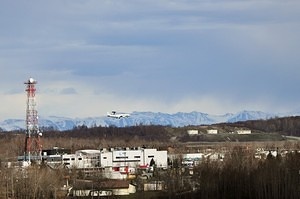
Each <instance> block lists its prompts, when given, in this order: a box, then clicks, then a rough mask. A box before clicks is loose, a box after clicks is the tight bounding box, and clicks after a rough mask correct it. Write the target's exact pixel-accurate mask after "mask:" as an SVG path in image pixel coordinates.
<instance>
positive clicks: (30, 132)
mask: <svg viewBox="0 0 300 199" xmlns="http://www.w3.org/2000/svg"><path fill="white" fill-rule="evenodd" d="M24 84H25V85H26V90H25V91H26V92H27V103H26V105H27V106H26V138H25V151H24V161H28V162H29V164H30V163H31V161H32V160H34V161H40V160H41V159H42V145H41V136H42V134H41V133H40V131H39V126H38V115H37V110H36V102H35V91H36V88H35V85H36V84H37V81H36V80H34V79H33V78H29V79H28V80H27V81H26V82H25V83H24Z"/></svg>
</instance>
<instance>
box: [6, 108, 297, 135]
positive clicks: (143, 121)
mask: <svg viewBox="0 0 300 199" xmlns="http://www.w3.org/2000/svg"><path fill="white" fill-rule="evenodd" d="M298 115H300V112H299V111H297V112H294V113H286V114H282V113H279V114H272V113H265V112H261V111H246V110H245V111H241V112H238V113H235V114H233V113H227V114H224V115H211V114H207V113H201V112H196V111H193V112H189V113H184V112H178V113H175V114H167V113H160V112H156V113H155V112H132V113H131V114H130V117H128V118H121V119H115V118H109V117H106V116H100V117H86V118H67V117H58V116H47V117H43V116H39V126H40V127H45V128H52V129H55V130H58V131H65V130H71V129H73V128H74V127H78V126H87V127H96V126H116V127H126V126H136V125H163V126H172V127H182V126H188V125H210V124H216V123H233V122H238V121H247V120H258V119H270V118H274V117H286V116H298ZM25 128H26V127H25V120H24V119H7V120H4V121H0V130H2V131H13V130H24V129H25Z"/></svg>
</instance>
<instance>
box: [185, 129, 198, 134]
mask: <svg viewBox="0 0 300 199" xmlns="http://www.w3.org/2000/svg"><path fill="white" fill-rule="evenodd" d="M187 133H188V135H198V134H199V132H198V130H196V129H190V130H187Z"/></svg>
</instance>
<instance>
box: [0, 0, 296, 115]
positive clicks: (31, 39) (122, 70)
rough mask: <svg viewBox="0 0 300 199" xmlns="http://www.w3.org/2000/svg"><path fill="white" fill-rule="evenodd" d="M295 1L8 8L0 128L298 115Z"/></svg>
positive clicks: (0, 8) (165, 0) (117, 0)
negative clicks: (58, 121)
mask: <svg viewBox="0 0 300 199" xmlns="http://www.w3.org/2000/svg"><path fill="white" fill-rule="evenodd" d="M299 10H300V1H298V0H285V1H281V0H226V1H224V0H199V1H196V0H126V1H122V0H51V1H39V0H15V1H10V0H2V1H1V2H0V69H1V73H0V75H1V79H0V102H1V108H0V120H5V119H11V118H20V119H22V118H25V110H26V92H25V85H24V82H26V81H27V80H28V79H29V78H30V77H32V78H34V79H35V80H37V85H36V88H37V92H36V104H37V105H36V108H37V111H38V114H39V115H41V116H51V115H54V116H63V117H71V118H81V117H97V116H104V115H106V113H107V112H108V111H111V110H116V111H118V112H128V113H131V112H134V111H141V112H144V111H151V112H163V113H170V114H173V113H177V112H191V111H199V112H203V113H209V114H216V115H221V114H225V113H235V112H238V111H242V110H259V111H264V112H272V113H277V112H289V111H293V110H296V109H299V108H300V92H299V85H300V66H299V63H300V36H299V35H300V12H299Z"/></svg>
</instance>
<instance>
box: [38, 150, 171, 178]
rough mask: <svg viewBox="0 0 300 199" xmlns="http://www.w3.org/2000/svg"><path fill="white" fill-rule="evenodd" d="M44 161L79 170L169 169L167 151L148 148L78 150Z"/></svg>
mask: <svg viewBox="0 0 300 199" xmlns="http://www.w3.org/2000/svg"><path fill="white" fill-rule="evenodd" d="M43 159H44V161H45V162H46V163H47V164H48V165H49V166H50V167H52V168H59V167H62V166H64V167H67V168H77V169H88V168H113V169H114V170H117V171H120V172H124V173H129V172H130V171H129V170H132V171H133V172H134V171H135V169H136V168H149V167H150V166H154V165H153V164H155V166H156V167H157V168H167V166H168V163H167V151H158V150H157V149H150V148H149V149H148V148H142V147H138V148H111V149H109V150H108V149H101V150H93V149H88V150H78V151H76V152H75V154H65V153H64V154H51V155H47V154H44V156H43Z"/></svg>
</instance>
